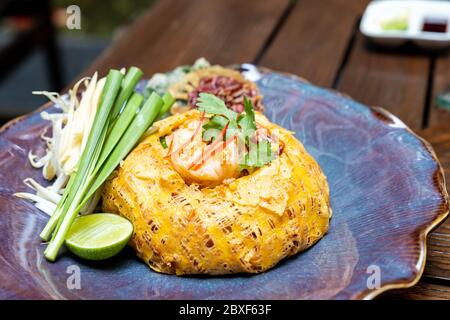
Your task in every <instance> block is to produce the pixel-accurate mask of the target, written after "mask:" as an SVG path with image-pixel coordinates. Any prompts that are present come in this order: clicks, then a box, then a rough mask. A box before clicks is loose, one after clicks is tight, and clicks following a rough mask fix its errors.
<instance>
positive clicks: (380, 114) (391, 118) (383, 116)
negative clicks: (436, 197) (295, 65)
mask: <svg viewBox="0 0 450 320" xmlns="http://www.w3.org/2000/svg"><path fill="white" fill-rule="evenodd" d="M243 65H247V66H248V65H252V66H255V67H256V69H257V70H258V71H260V72H261V73H263V74H267V73H277V74H281V75H284V76H287V77H290V78H292V79H295V80H298V81H301V82H304V83H309V84H312V85H314V86H317V87H319V88H323V89H325V90H329V91H332V92H333V93H334V94H336V95H339V96H342V97H345V98H346V99H350V100H352V101H354V102H356V103H358V104H360V105H361V106H364V107H365V108H367V109H369V111H370V112H371V114H372V115H374V116H375V117H376V118H377V119H378V120H379V121H382V122H384V123H389V122H393V123H396V124H398V125H400V127H398V128H399V129H401V130H406V131H407V132H408V133H409V134H411V135H413V136H414V137H415V138H417V139H418V140H419V141H420V142H421V143H422V145H423V147H424V148H425V149H426V151H428V152H429V154H430V155H431V158H432V160H433V161H434V162H435V163H436V164H437V169H436V171H435V172H434V173H433V174H434V175H435V176H436V177H437V178H438V179H437V180H438V181H436V182H435V187H436V189H437V191H438V192H439V194H440V195H441V200H442V204H443V209H442V211H441V212H439V213H438V214H437V216H436V217H435V218H434V219H433V221H431V222H430V224H429V225H427V226H426V228H423V229H421V230H420V229H417V230H418V231H420V233H419V239H418V240H419V247H420V251H419V255H418V257H417V262H418V263H419V262H420V265H419V266H418V263H416V264H415V270H414V272H413V277H412V278H411V279H405V280H399V281H392V282H387V283H381V285H380V287H379V288H376V289H365V290H364V291H360V292H357V293H356V294H355V295H354V296H353V297H352V298H351V299H360V300H372V299H374V298H375V297H377V296H379V295H380V294H382V293H384V292H386V291H389V290H394V289H406V288H410V287H412V286H414V285H416V284H417V283H418V282H419V281H420V278H421V277H422V275H423V273H424V270H425V266H426V261H427V237H428V235H429V233H431V232H432V231H433V230H434V229H435V228H437V227H438V226H439V225H440V224H441V223H443V222H444V221H445V220H446V218H448V216H449V215H450V198H449V194H448V191H447V189H446V181H445V173H444V168H443V167H442V165H441V163H440V161H439V159H438V157H437V155H436V153H435V151H434V149H433V147H432V145H431V144H430V143H429V142H428V141H427V140H425V139H424V138H422V137H421V136H419V135H418V134H417V133H415V132H414V131H413V130H412V129H411V128H409V126H407V125H406V124H405V123H404V122H403V121H402V120H400V119H399V118H398V117H397V116H395V115H394V114H392V113H391V112H390V111H388V110H386V109H384V108H382V107H379V106H371V105H366V104H363V103H359V102H358V101H357V100H355V99H353V98H352V97H351V96H350V95H348V94H346V93H343V92H340V91H338V90H336V89H333V88H327V87H322V86H318V85H315V84H314V83H312V82H310V81H308V80H306V79H304V78H302V77H300V76H298V75H296V74H292V73H289V72H283V71H276V70H273V69H270V68H267V67H264V66H260V65H254V64H252V63H245V64H232V65H228V67H231V68H239V69H241V68H243ZM146 79H147V78H145V79H144V80H146ZM52 105H54V103H53V102H52V101H48V102H47V103H45V104H43V105H42V106H40V107H38V108H37V109H35V110H33V111H30V112H28V113H25V114H23V115H21V116H18V117H16V118H13V119H11V120H9V121H8V122H6V123H5V124H3V125H2V126H0V135H2V134H3V133H4V132H6V131H7V130H8V129H9V128H10V127H12V126H14V125H15V124H17V123H19V122H21V121H24V120H26V119H27V118H29V117H31V116H33V115H35V114H37V113H40V112H42V111H43V110H45V109H47V108H49V107H51V106H52ZM436 173H437V175H436ZM417 266H418V268H417Z"/></svg>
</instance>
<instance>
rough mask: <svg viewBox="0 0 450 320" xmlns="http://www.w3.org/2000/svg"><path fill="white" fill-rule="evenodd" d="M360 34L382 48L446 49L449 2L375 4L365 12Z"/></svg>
mask: <svg viewBox="0 0 450 320" xmlns="http://www.w3.org/2000/svg"><path fill="white" fill-rule="evenodd" d="M360 30H361V32H362V34H364V35H365V36H366V37H368V38H370V39H372V40H373V41H375V42H377V43H379V44H383V45H391V46H392V45H401V44H403V43H405V42H406V41H412V42H413V43H415V44H417V45H419V46H423V47H433V48H436V47H445V46H448V45H449V44H450V2H447V1H420V0H392V1H374V2H371V3H370V4H369V5H368V6H367V8H366V10H365V12H364V15H363V17H362V20H361V24H360ZM426 30H429V31H426Z"/></svg>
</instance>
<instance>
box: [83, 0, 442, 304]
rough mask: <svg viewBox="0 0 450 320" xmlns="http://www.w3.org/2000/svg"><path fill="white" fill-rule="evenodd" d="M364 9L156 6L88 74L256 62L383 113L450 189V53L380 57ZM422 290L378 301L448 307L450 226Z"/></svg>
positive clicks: (433, 238) (248, 1)
mask: <svg viewBox="0 0 450 320" xmlns="http://www.w3.org/2000/svg"><path fill="white" fill-rule="evenodd" d="M368 2H369V1H365V0H321V1H316V0H298V1H289V0H273V1H272V0H264V1H258V0H245V1H242V0H226V1H225V0H204V1H202V0H159V1H158V2H157V3H156V4H155V5H154V6H152V7H151V8H150V9H149V10H148V11H147V12H145V13H143V15H142V16H141V17H140V18H139V19H138V20H136V22H135V23H134V24H133V25H131V26H130V27H129V29H128V30H126V31H125V32H124V33H123V34H122V36H121V37H119V39H117V40H116V41H115V43H114V44H113V45H112V47H111V48H109V49H108V50H107V51H106V52H104V53H103V54H102V55H101V56H100V57H99V58H98V59H97V60H96V61H95V62H94V63H93V64H92V66H91V67H90V68H89V69H88V70H86V71H85V74H92V72H93V70H99V71H100V72H102V73H105V72H106V71H107V70H108V69H109V68H112V67H114V68H117V67H121V66H125V67H126V66H130V65H137V66H139V67H140V68H142V69H143V70H144V72H145V74H147V75H151V74H153V73H155V72H162V71H167V70H170V69H172V68H173V67H175V66H177V65H180V64H186V63H192V62H193V61H194V60H195V59H196V58H198V57H200V56H204V57H206V58H207V59H208V60H210V61H212V62H214V63H218V64H224V65H226V64H232V63H242V62H251V63H255V64H260V65H263V66H266V67H269V68H273V69H276V70H280V71H287V72H290V73H295V74H297V75H300V76H301V77H304V78H306V79H308V80H310V81H311V82H313V83H315V84H317V85H320V86H324V87H329V88H334V89H337V90H339V91H342V92H344V93H347V94H349V95H350V96H352V97H354V98H355V99H356V100H359V101H360V102H362V103H365V104H367V105H375V106H382V107H383V108H385V109H387V110H389V111H391V112H392V113H393V114H395V115H397V116H398V117H399V118H401V119H402V120H403V121H404V122H405V123H406V124H407V125H408V126H409V127H410V128H411V129H413V130H414V131H416V132H418V133H419V135H422V136H423V137H425V138H426V139H428V141H430V142H431V143H432V145H433V146H434V148H435V151H436V152H437V154H438V157H439V159H440V161H441V163H442V165H443V166H444V168H445V173H446V177H447V188H448V189H449V190H450V112H448V111H443V110H439V109H438V108H437V106H436V104H435V96H436V94H438V93H441V92H442V91H443V90H445V89H446V88H448V87H449V85H450V54H449V53H448V52H446V53H445V52H444V53H440V54H438V53H430V52H424V51H419V50H411V48H404V49H401V50H395V51H394V50H381V49H378V48H374V47H372V46H370V45H368V44H367V43H366V41H365V40H364V39H363V37H362V35H361V34H360V33H359V31H358V24H359V20H360V17H361V14H362V12H363V11H364V8H365V6H366V5H367V3H368ZM427 254H428V255H427V265H426V268H425V273H424V275H423V277H422V279H421V281H420V282H419V283H418V284H417V285H416V286H414V287H413V288H410V289H405V290H398V291H392V292H388V293H386V294H384V295H383V296H382V298H390V299H394V298H395V299H398V298H401V299H450V220H447V221H446V222H444V223H443V224H442V225H441V226H440V227H439V228H437V229H436V230H435V231H434V232H433V233H431V234H430V235H429V237H428V251H427Z"/></svg>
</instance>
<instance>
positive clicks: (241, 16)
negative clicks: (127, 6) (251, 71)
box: [85, 0, 289, 75]
mask: <svg viewBox="0 0 450 320" xmlns="http://www.w3.org/2000/svg"><path fill="white" fill-rule="evenodd" d="M288 3H289V2H288V0H270V1H257V0H246V1H241V0H227V1H222V0H208V1H204V0H164V1H158V3H156V4H155V5H154V7H153V8H152V9H151V10H149V11H148V12H146V13H145V14H144V15H143V16H142V17H141V18H139V19H138V20H137V21H136V22H135V23H134V24H133V25H132V26H131V27H129V29H128V30H125V31H124V32H123V33H122V35H121V36H120V37H119V39H118V40H117V41H116V42H115V43H114V44H113V45H112V46H111V47H110V48H109V49H108V50H107V51H106V52H105V53H103V54H102V55H101V56H100V57H99V58H98V59H97V60H96V61H95V62H94V63H93V64H92V66H91V67H90V68H89V69H88V70H87V71H86V72H85V74H92V73H93V72H94V70H98V71H100V72H101V73H105V72H106V71H107V70H108V69H109V68H119V67H127V66H131V65H135V66H138V67H140V68H141V69H142V70H143V71H144V72H145V73H146V74H147V75H151V74H153V73H155V72H166V71H167V70H170V69H172V68H174V67H175V66H177V65H181V64H186V63H189V64H190V63H192V62H194V60H195V59H197V58H198V57H202V56H204V57H205V58H207V59H208V60H210V61H211V62H214V63H218V64H224V65H226V64H231V63H239V62H252V60H253V59H254V57H255V56H256V55H257V53H258V52H259V50H260V49H261V48H262V46H263V45H264V42H265V40H266V38H267V37H268V36H269V34H270V32H271V31H272V29H273V28H274V26H275V24H276V22H277V20H278V18H279V17H280V15H281V14H282V12H283V10H284V9H285V7H286V6H287V5H288Z"/></svg>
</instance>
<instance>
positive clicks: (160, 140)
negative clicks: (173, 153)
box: [159, 137, 167, 149]
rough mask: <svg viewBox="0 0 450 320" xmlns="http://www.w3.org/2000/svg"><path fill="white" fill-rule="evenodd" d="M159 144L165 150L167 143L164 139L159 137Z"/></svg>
mask: <svg viewBox="0 0 450 320" xmlns="http://www.w3.org/2000/svg"><path fill="white" fill-rule="evenodd" d="M159 142H161V145H162V147H163V148H164V149H167V141H166V137H161V138H159Z"/></svg>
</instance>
